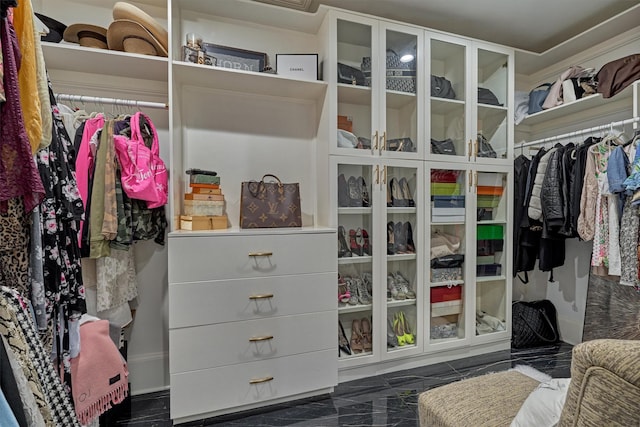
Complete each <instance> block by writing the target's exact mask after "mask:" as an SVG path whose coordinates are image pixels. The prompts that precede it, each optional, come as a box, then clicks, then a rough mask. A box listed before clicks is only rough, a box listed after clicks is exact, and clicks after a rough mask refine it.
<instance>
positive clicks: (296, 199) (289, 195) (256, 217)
mask: <svg viewBox="0 0 640 427" xmlns="http://www.w3.org/2000/svg"><path fill="white" fill-rule="evenodd" d="M267 177H271V178H274V179H275V180H276V182H265V178H267ZM301 226H302V213H301V210H300V185H299V184H298V183H297V182H296V183H291V184H283V183H282V181H280V179H279V178H278V177H277V176H275V175H272V174H265V175H264V176H263V177H262V179H261V180H260V181H245V182H243V183H242V190H241V193H240V228H279V227H301Z"/></svg>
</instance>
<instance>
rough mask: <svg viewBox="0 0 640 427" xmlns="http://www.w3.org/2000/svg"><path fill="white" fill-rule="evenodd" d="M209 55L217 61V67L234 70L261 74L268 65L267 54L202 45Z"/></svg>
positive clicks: (209, 44)
mask: <svg viewBox="0 0 640 427" xmlns="http://www.w3.org/2000/svg"><path fill="white" fill-rule="evenodd" d="M202 49H204V51H205V52H206V53H207V55H209V56H212V57H214V58H215V59H216V66H218V67H223V68H232V69H234V70H243V71H254V72H256V73H259V72H261V71H262V70H263V69H264V66H265V64H266V63H267V54H266V53H263V52H254V51H251V50H244V49H236V48H234V47H228V46H220V45H217V44H211V43H202Z"/></svg>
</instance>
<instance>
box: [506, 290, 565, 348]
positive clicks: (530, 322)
mask: <svg viewBox="0 0 640 427" xmlns="http://www.w3.org/2000/svg"><path fill="white" fill-rule="evenodd" d="M511 308H512V310H511V319H512V320H511V323H512V329H511V346H512V347H514V348H531V347H539V346H543V345H549V344H555V343H557V342H558V341H559V336H558V324H557V318H556V308H555V306H554V305H553V303H552V302H551V301H549V300H546V299H543V300H539V301H514V302H513V304H512V305H511Z"/></svg>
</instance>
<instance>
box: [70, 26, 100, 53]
mask: <svg viewBox="0 0 640 427" xmlns="http://www.w3.org/2000/svg"><path fill="white" fill-rule="evenodd" d="M63 38H64V40H65V41H68V42H71V43H79V44H80V46H84V47H93V48H97V49H108V47H107V29H106V28H103V27H99V26H97V25H92V24H72V25H69V26H68V27H67V29H66V30H64V34H63Z"/></svg>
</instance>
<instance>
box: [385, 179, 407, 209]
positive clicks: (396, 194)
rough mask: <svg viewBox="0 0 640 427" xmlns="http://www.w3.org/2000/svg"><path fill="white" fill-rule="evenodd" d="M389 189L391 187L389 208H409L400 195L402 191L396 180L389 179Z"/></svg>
mask: <svg viewBox="0 0 640 427" xmlns="http://www.w3.org/2000/svg"><path fill="white" fill-rule="evenodd" d="M389 187H391V206H393V207H394V208H398V207H400V208H402V207H407V206H409V201H408V200H405V198H404V196H403V195H402V189H401V188H400V184H399V183H398V180H397V179H396V178H391V180H390V181H389Z"/></svg>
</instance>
